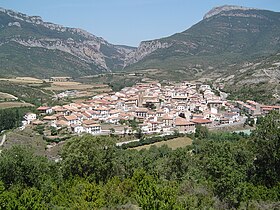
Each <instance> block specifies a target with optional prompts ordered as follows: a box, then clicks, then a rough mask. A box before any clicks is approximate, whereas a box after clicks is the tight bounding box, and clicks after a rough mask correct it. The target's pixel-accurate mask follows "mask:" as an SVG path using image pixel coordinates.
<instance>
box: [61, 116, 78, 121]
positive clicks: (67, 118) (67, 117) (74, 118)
mask: <svg viewBox="0 0 280 210" xmlns="http://www.w3.org/2000/svg"><path fill="white" fill-rule="evenodd" d="M64 118H65V119H66V120H67V121H70V120H77V119H78V118H77V116H76V115H69V116H64Z"/></svg>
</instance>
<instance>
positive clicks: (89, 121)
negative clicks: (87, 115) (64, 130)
mask: <svg viewBox="0 0 280 210" xmlns="http://www.w3.org/2000/svg"><path fill="white" fill-rule="evenodd" d="M83 124H84V125H91V124H96V121H95V120H84V121H83Z"/></svg>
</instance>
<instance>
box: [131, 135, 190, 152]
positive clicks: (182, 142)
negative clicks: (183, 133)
mask: <svg viewBox="0 0 280 210" xmlns="http://www.w3.org/2000/svg"><path fill="white" fill-rule="evenodd" d="M191 144H192V140H191V139H190V138H188V137H179V138H175V139H171V140H168V141H161V142H157V143H154V144H149V145H143V146H140V147H135V148H132V149H136V150H138V151H140V150H141V149H149V148H150V147H151V146H153V145H155V146H157V147H161V146H163V145H167V146H168V147H170V148H172V149H177V148H179V147H185V146H188V145H191Z"/></svg>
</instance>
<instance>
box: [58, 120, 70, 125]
mask: <svg viewBox="0 0 280 210" xmlns="http://www.w3.org/2000/svg"><path fill="white" fill-rule="evenodd" d="M56 124H57V125H62V126H68V123H67V121H65V120H59V121H57V123H56Z"/></svg>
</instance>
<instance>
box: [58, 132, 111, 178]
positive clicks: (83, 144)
mask: <svg viewBox="0 0 280 210" xmlns="http://www.w3.org/2000/svg"><path fill="white" fill-rule="evenodd" d="M114 152H115V147H114V144H113V142H112V140H111V139H108V138H107V137H104V136H97V137H95V138H93V137H92V136H91V135H84V136H83V137H81V138H80V137H75V138H73V139H71V140H69V141H68V142H67V143H66V145H65V146H64V148H63V151H62V154H61V157H62V159H63V160H62V163H63V168H62V170H63V174H64V176H65V177H71V176H76V175H78V176H81V177H89V178H90V179H91V180H94V181H96V182H99V181H105V180H107V179H108V178H110V177H113V173H114V172H113V170H112V167H113V162H112V156H113V155H114Z"/></svg>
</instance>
